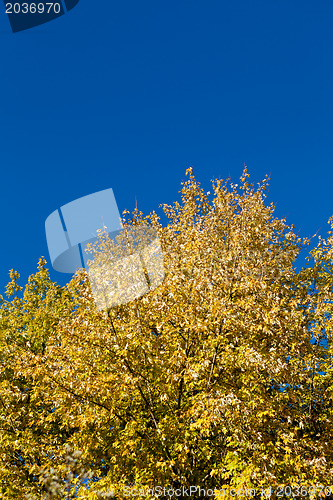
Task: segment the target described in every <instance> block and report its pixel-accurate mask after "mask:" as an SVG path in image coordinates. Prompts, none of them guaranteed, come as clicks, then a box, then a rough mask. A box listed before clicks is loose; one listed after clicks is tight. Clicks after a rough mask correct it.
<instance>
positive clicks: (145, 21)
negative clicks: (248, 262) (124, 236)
mask: <svg viewBox="0 0 333 500" xmlns="http://www.w3.org/2000/svg"><path fill="white" fill-rule="evenodd" d="M0 8H1V9H0V43H1V50H0V68H1V79H0V88H1V93H2V99H1V101H0V117H1V120H0V128H1V130H0V144H1V146H0V154H1V184H0V207H1V237H2V238H1V240H2V241H1V247H0V276H1V280H0V281H1V283H0V285H1V287H0V288H1V290H0V293H3V290H4V287H5V285H6V283H7V282H8V279H9V276H8V272H9V269H11V268H14V269H15V270H17V271H19V272H20V274H21V275H22V283H25V282H26V280H27V277H28V276H29V275H30V274H32V273H33V272H35V270H36V265H37V262H38V258H39V257H40V256H42V255H43V256H45V257H46V258H47V259H48V261H49V256H48V250H47V245H46V239H45V231H44V223H45V219H46V218H47V216H48V215H49V214H50V213H51V212H53V211H54V210H55V209H56V208H58V207H60V206H61V205H63V204H65V203H67V202H70V201H72V200H74V199H76V198H79V197H81V196H84V195H87V194H90V193H93V192H95V191H99V190H102V189H107V188H109V187H112V188H113V191H114V194H115V197H116V200H117V203H118V207H119V210H120V211H122V210H123V209H124V208H127V209H129V210H133V209H134V207H135V197H136V198H137V201H138V208H139V209H141V210H142V211H143V212H144V213H148V212H150V211H151V210H154V209H155V210H157V209H158V205H159V203H172V202H173V201H175V200H176V199H179V194H178V191H179V189H180V182H181V181H182V180H184V179H185V170H186V169H187V168H188V167H189V166H193V168H194V173H195V175H196V177H197V179H198V180H199V181H200V182H202V184H203V187H204V188H206V189H207V190H208V189H209V187H210V179H212V178H214V177H220V178H223V179H225V178H227V177H228V176H229V174H230V176H231V178H232V180H233V181H234V182H237V180H238V179H239V177H240V175H241V173H242V169H243V165H244V162H245V163H246V164H247V166H248V169H249V172H250V175H251V178H252V180H254V181H255V182H259V181H260V180H261V179H262V178H264V176H265V174H266V173H268V174H269V173H271V185H270V191H269V198H268V201H269V202H270V201H273V202H274V203H276V205H277V209H276V214H277V215H278V216H280V217H282V216H287V222H289V223H290V224H291V223H294V224H295V226H296V231H299V234H300V235H301V236H308V235H312V234H313V233H315V232H316V231H317V230H318V229H319V228H321V229H320V233H321V234H322V235H323V236H324V235H325V234H326V231H327V230H328V229H329V227H328V224H327V220H328V218H329V217H330V216H331V215H332V214H333V203H332V188H331V185H332V181H333V154H332V149H333V148H332V145H333V142H332V135H333V113H332V111H333V98H332V89H333V56H332V55H333V30H332V21H333V3H332V2H331V1H328V0H321V1H320V2H315V1H314V0H313V1H308V0H303V1H302V2H300V1H299V0H298V1H295V0H288V1H287V0H283V1H281V0H280V1H269V2H267V0H265V1H263V0H256V1H255V2H250V1H249V0H233V1H232V2H225V1H223V0H218V1H217V0H209V1H207V2H204V1H203V0H200V1H198V0H177V1H175V0H169V1H168V2H166V1H164V2H161V1H158V2H157V1H156V0H154V1H151V0H146V1H143V2H137V1H133V0H127V1H126V2H124V1H123V2H111V1H110V0H100V1H99V2H93V1H92V0H80V2H79V4H78V5H77V7H75V8H74V9H73V10H72V11H70V12H69V13H68V14H66V15H65V16H62V17H61V18H59V19H56V20H54V21H52V22H50V23H48V24H45V25H43V26H40V27H37V28H33V29H31V30H27V31H23V32H20V33H16V34H13V33H12V32H11V29H10V25H9V21H8V19H7V16H6V14H5V9H4V6H3V5H1V6H0ZM51 276H52V279H54V280H56V281H57V282H58V283H60V284H65V283H66V282H67V281H68V280H69V279H70V275H65V274H60V273H57V272H55V271H53V270H52V271H51Z"/></svg>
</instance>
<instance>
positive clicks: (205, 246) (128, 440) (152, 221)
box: [0, 167, 333, 500]
mask: <svg viewBox="0 0 333 500" xmlns="http://www.w3.org/2000/svg"><path fill="white" fill-rule="evenodd" d="M186 174H187V176H188V180H187V181H185V182H183V183H182V189H181V202H180V203H179V202H175V203H174V204H173V205H172V206H168V205H163V206H162V208H163V210H164V213H165V215H166V217H167V219H168V223H167V224H166V225H165V226H162V224H161V222H160V220H161V219H160V217H158V215H157V214H156V213H155V212H152V213H151V214H149V215H147V216H144V214H143V213H142V212H140V211H139V210H138V209H135V210H134V212H133V213H132V214H130V213H129V212H128V211H124V213H123V215H124V224H125V227H136V226H138V227H141V226H142V227H151V228H153V229H154V230H155V231H156V233H157V234H158V237H159V239H160V242H161V247H162V251H163V260H164V269H165V277H164V281H163V283H162V284H161V285H159V286H158V287H157V288H155V289H152V290H150V291H149V293H147V294H145V295H143V296H142V297H140V298H137V299H135V300H133V301H131V302H128V303H125V304H121V305H116V306H114V307H111V308H109V309H108V310H98V309H97V308H96V304H95V301H94V297H93V294H92V291H91V287H90V283H89V279H88V276H87V272H86V271H85V270H84V269H82V270H80V271H78V272H77V273H76V274H75V275H74V277H73V278H72V279H71V281H70V282H69V283H68V285H67V286H65V287H60V286H59V285H57V284H56V283H54V282H52V281H51V279H50V276H49V272H48V269H47V263H46V261H45V259H44V258H41V259H40V261H39V264H38V270H37V272H36V274H33V275H31V276H30V278H29V280H28V283H27V285H26V286H25V288H24V289H23V287H22V286H20V284H19V274H18V273H17V272H16V271H13V270H12V271H11V272H10V278H11V281H10V282H9V284H8V285H7V287H6V298H5V297H3V296H1V297H0V298H1V306H0V497H1V498H3V499H5V500H7V499H8V500H9V499H24V498H27V499H31V500H32V499H47V498H76V497H77V498H82V499H91V500H93V499H98V498H110V495H111V494H112V491H113V492H114V493H113V494H114V497H113V498H119V499H123V498H128V497H129V493H128V492H129V489H130V488H132V489H133V491H135V492H136V493H137V494H138V495H139V494H140V491H141V492H142V491H145V492H146V491H147V489H148V488H149V489H151V490H152V491H154V489H156V488H157V487H162V488H163V487H165V488H166V489H170V488H171V489H174V490H176V489H179V491H180V489H181V488H185V489H186V488H190V487H191V486H194V487H199V486H200V487H201V488H204V489H205V490H208V489H216V490H218V491H221V490H223V489H225V491H229V490H230V488H235V489H236V490H239V489H240V488H253V489H255V490H256V494H255V496H256V498H260V497H263V495H262V493H261V488H262V487H264V488H265V489H267V488H269V487H271V488H272V489H274V488H275V489H276V488H277V487H278V486H281V487H285V486H287V485H289V486H290V487H292V488H301V487H304V488H310V486H316V488H317V489H316V491H314V490H313V489H312V490H309V491H308V493H307V494H308V498H315V497H318V496H319V495H320V491H321V486H322V487H325V486H330V485H332V484H333V450H332V446H331V443H332V440H333V439H332V438H333V424H332V391H333V385H332V314H331V313H332V280H333V274H332V251H333V245H332V244H333V237H332V236H331V231H329V233H328V237H327V239H326V240H323V239H322V238H321V237H319V242H318V244H317V246H316V247H315V248H314V250H311V251H310V252H309V253H308V263H307V265H306V266H305V267H303V268H302V269H301V270H300V271H297V269H296V264H295V262H296V258H297V256H298V255H299V253H300V251H301V250H302V249H304V248H306V247H307V246H308V244H309V242H310V239H309V238H304V239H301V238H299V237H298V236H297V235H296V234H295V233H294V227H293V226H288V225H287V223H286V220H285V219H278V218H276V217H275V216H274V205H273V204H270V205H268V204H266V202H265V198H266V196H265V191H266V189H267V187H268V182H269V178H267V177H266V178H265V179H264V180H263V181H262V182H261V183H259V184H258V187H257V188H255V186H254V184H251V183H250V181H249V174H248V172H247V169H246V167H245V168H244V171H243V174H242V176H241V179H240V185H239V186H238V185H237V184H233V183H232V182H230V180H226V181H224V180H213V181H212V194H211V193H209V192H208V193H206V192H205V191H204V190H203V189H202V187H201V185H200V183H199V182H198V181H197V180H196V179H195V177H194V174H193V172H192V169H188V170H187V172H186ZM329 222H330V224H331V228H332V227H333V219H330V221H329ZM320 485H321V486H320ZM126 488H127V489H126ZM216 490H215V493H214V496H213V498H214V497H215V498H216V499H217V498H222V497H223V495H222V496H221V493H218V492H217V491H216ZM156 491H160V490H155V492H156ZM332 492H333V486H332ZM175 496H176V495H175ZM177 496H178V498H188V496H186V494H185V493H184V491H183V490H182V491H181V494H180V495H177ZM194 497H195V494H194ZM197 497H198V495H197ZM234 497H235V498H238V497H239V498H240V497H241V496H240V495H239V496H237V495H234ZM146 498H153V496H152V494H150V493H149V494H148V495H147V496H146ZM159 498H169V496H167V493H166V492H165V491H164V492H162V493H161V494H160V495H159ZM243 498H244V496H243Z"/></svg>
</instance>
